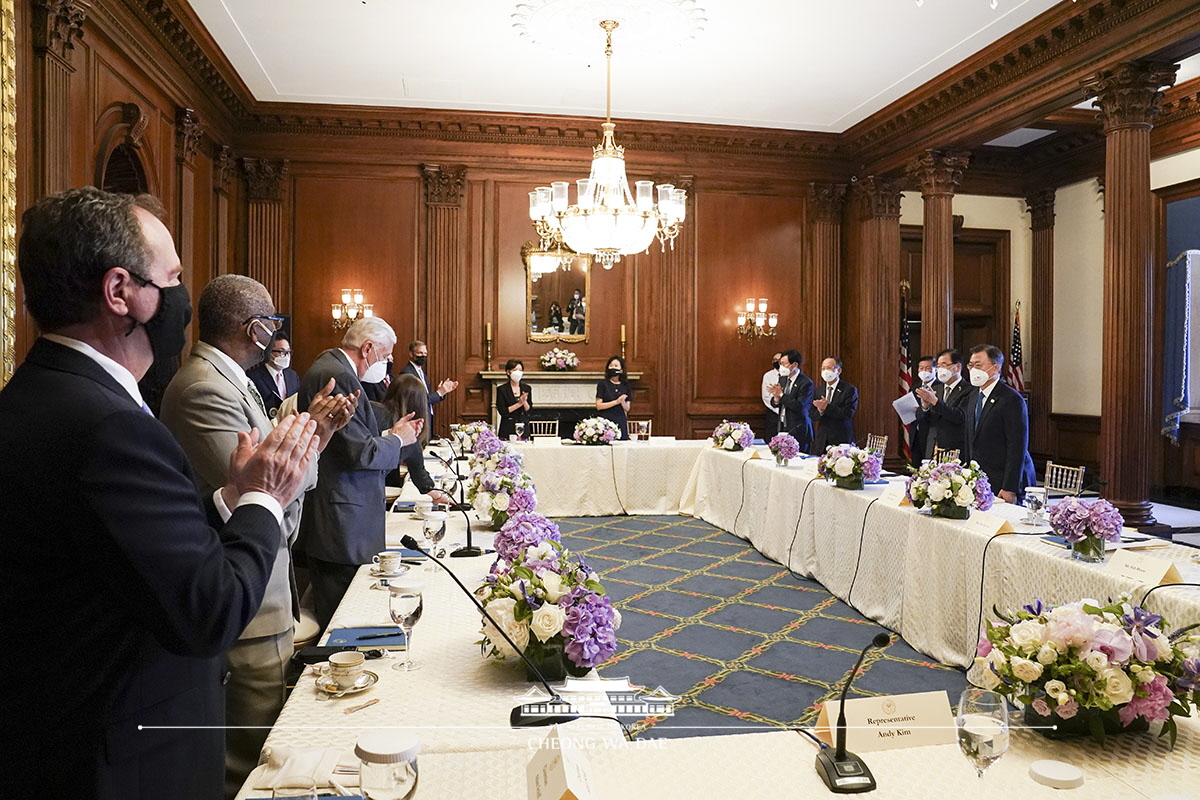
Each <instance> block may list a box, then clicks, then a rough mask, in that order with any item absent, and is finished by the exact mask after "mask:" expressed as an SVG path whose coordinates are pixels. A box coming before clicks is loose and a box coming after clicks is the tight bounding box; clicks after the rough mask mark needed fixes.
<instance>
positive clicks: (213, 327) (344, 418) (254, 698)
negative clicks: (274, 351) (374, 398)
mask: <svg viewBox="0 0 1200 800" xmlns="http://www.w3.org/2000/svg"><path fill="white" fill-rule="evenodd" d="M198 316H199V322H200V341H198V342H197V343H196V344H195V346H193V347H192V353H191V357H190V358H188V359H187V361H185V362H184V364H183V366H182V367H181V368H180V369H179V371H178V372H177V373H175V377H174V378H173V379H172V380H171V383H170V385H169V386H168V387H167V390H166V392H165V394H164V395H163V402H162V412H161V417H162V422H163V424H165V425H166V426H167V428H168V429H170V431H171V434H172V435H173V436H174V437H175V439H176V441H178V442H179V444H180V446H181V447H182V448H183V451H184V452H185V453H186V454H187V457H188V461H189V462H191V465H192V471H193V473H194V477H195V480H196V483H197V485H198V487H199V489H200V492H201V494H202V495H206V496H207V495H211V494H212V493H213V491H214V490H215V489H216V487H219V486H224V485H225V482H226V480H227V477H228V472H229V452H230V450H232V449H233V446H234V445H235V444H236V443H237V435H238V433H239V432H244V433H249V432H250V431H251V430H252V429H255V428H256V429H258V433H259V437H260V438H264V437H266V435H267V434H268V433H270V432H271V427H272V422H271V420H270V419H269V418H268V416H267V414H266V410H265V408H264V407H263V403H262V399H261V397H259V396H258V394H257V390H256V389H255V388H254V385H253V383H252V382H251V381H250V379H249V378H247V377H246V373H245V368H246V367H247V366H253V365H254V364H256V363H258V361H259V360H260V359H261V358H262V349H261V348H262V347H263V345H265V344H267V343H269V342H270V341H271V337H272V334H274V332H275V330H276V329H277V328H278V326H279V322H280V319H279V317H276V316H275V306H274V304H273V303H272V302H271V295H270V294H269V293H268V292H267V290H266V288H265V287H263V285H262V284H260V283H258V282H257V281H255V280H252V279H250V278H246V277H243V276H240V275H222V276H221V277H219V278H217V279H216V280H214V281H213V282H212V283H210V284H209V285H208V286H207V287H205V289H204V291H203V292H202V293H201V295H200V300H199V303H198ZM331 389H332V386H328V387H326V388H325V390H324V391H323V392H322V393H321V396H320V397H319V398H315V399H314V402H313V403H312V409H313V412H314V413H319V414H320V419H318V420H316V422H317V423H318V428H317V435H318V436H320V439H321V444H320V446H321V448H322V449H324V447H325V446H326V445H327V443H328V441H329V440H330V439H331V438H332V435H333V433H334V431H336V430H338V429H339V428H340V427H342V426H344V425H345V424H346V422H348V421H349V419H350V416H351V414H353V412H354V401H353V400H352V399H351V398H348V397H345V396H338V397H333V396H330V390H331ZM317 461H318V459H314V460H313V462H312V464H311V465H310V468H309V472H308V475H307V477H306V479H305V482H304V484H303V485H302V486H301V488H300V491H299V492H298V493H297V494H296V496H295V497H293V498H292V499H291V502H289V503H288V504H287V505H286V506H285V507H284V509H283V524H282V526H281V540H280V543H279V551H278V553H277V555H276V557H275V564H274V566H273V568H272V570H271V576H270V579H269V580H268V583H267V590H266V594H265V595H264V597H263V603H262V606H261V607H260V608H259V611H258V614H257V615H255V617H254V618H253V619H252V620H251V621H250V624H249V625H247V626H246V629H245V631H244V632H243V633H242V636H241V638H240V639H239V640H238V642H237V644H236V645H234V647H233V648H232V649H231V650H230V651H229V653H228V654H227V655H226V668H227V670H228V671H229V673H230V679H229V683H228V684H227V685H226V688H225V706H226V708H225V721H226V724H227V725H228V726H230V727H229V730H228V733H227V735H226V741H225V750H226V754H225V792H226V795H227V796H228V797H233V796H234V795H235V794H237V791H238V789H239V788H241V785H242V783H243V782H244V781H245V779H246V776H247V775H248V774H249V773H250V770H252V769H253V768H254V766H255V764H257V763H258V756H259V752H260V751H261V750H262V745H263V742H264V741H265V740H266V738H267V732H268V729H269V728H270V726H271V725H272V724H274V722H275V719H276V717H278V716H279V711H280V709H282V708H283V701H284V695H285V690H284V670H285V667H286V665H287V662H288V659H290V658H291V656H292V632H293V628H294V624H295V623H294V612H295V608H296V601H297V599H298V598H296V597H295V593H294V591H293V580H292V571H291V557H290V553H289V548H290V546H291V544H292V543H293V542H294V541H295V538H296V533H297V530H298V529H299V527H300V517H301V510H302V505H303V498H304V492H306V491H307V490H309V489H311V488H312V487H313V486H315V485H316V482H317Z"/></svg>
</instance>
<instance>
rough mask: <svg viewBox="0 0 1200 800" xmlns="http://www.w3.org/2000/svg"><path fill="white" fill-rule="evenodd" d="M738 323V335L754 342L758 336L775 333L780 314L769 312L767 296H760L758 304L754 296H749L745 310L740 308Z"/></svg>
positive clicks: (763, 336) (762, 336)
mask: <svg viewBox="0 0 1200 800" xmlns="http://www.w3.org/2000/svg"><path fill="white" fill-rule="evenodd" d="M737 325H738V326H737V333H738V336H740V337H741V338H743V339H745V340H746V341H747V342H753V341H754V340H755V339H758V338H765V337H768V336H774V335H775V328H776V326H778V325H779V315H778V314H776V313H774V312H772V313H770V314H768V313H767V298H765V297H760V298H758V303H757V304H756V303H755V302H754V298H753V297H747V298H746V308H745V310H743V309H740V308H739V309H738V312H737Z"/></svg>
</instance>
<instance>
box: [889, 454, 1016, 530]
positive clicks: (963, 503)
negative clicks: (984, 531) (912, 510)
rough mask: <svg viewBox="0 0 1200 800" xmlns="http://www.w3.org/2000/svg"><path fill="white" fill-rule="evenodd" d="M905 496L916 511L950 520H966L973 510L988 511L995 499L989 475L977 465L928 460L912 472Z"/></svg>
mask: <svg viewBox="0 0 1200 800" xmlns="http://www.w3.org/2000/svg"><path fill="white" fill-rule="evenodd" d="M904 494H905V495H906V496H907V497H908V499H909V501H910V502H911V503H912V504H913V505H914V506H916V507H917V508H921V509H925V508H928V509H929V513H930V514H932V515H933V516H935V517H948V518H950V519H966V518H967V517H969V516H970V515H971V509H972V508H978V509H979V510H980V511H987V510H988V509H989V508H991V507H992V501H994V500H995V499H996V498H995V496H994V495H993V494H992V485H991V484H990V483H989V482H988V477H987V474H986V473H984V471H983V470H982V469H981V468H980V466H979V464H977V463H975V462H974V461H972V462H971V463H970V464H967V465H966V466H964V465H962V464H960V463H959V462H957V461H948V462H944V463H939V462H936V461H931V460H928V459H927V460H925V461H923V462H921V466H920V467H918V468H917V469H915V470H913V475H912V477H910V478H909V479H908V485H907V486H906V487H905V489H904Z"/></svg>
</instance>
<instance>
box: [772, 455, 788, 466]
mask: <svg viewBox="0 0 1200 800" xmlns="http://www.w3.org/2000/svg"><path fill="white" fill-rule="evenodd" d="M787 463H788V460H787V459H786V458H784V457H783V456H775V466H777V467H786V466H787Z"/></svg>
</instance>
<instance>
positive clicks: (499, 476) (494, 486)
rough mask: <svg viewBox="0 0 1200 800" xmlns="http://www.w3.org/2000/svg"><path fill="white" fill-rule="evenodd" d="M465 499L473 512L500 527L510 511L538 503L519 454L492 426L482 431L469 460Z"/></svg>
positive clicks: (530, 508) (521, 509) (531, 507)
mask: <svg viewBox="0 0 1200 800" xmlns="http://www.w3.org/2000/svg"><path fill="white" fill-rule="evenodd" d="M468 463H469V465H470V473H469V479H468V483H467V500H468V501H469V502H470V503H471V504H472V505H473V506H474V507H475V512H476V513H477V514H478V515H479V516H481V517H485V518H488V519H491V521H492V525H493V526H495V527H501V526H503V525H504V523H505V522H506V521H507V520H508V516H509V514H510V513H516V512H517V511H532V510H533V508H534V506H536V504H537V498H536V496H535V495H534V494H533V481H532V480H530V478H529V476H528V475H526V474H525V465H524V462H523V460H522V458H521V454H520V453H518V452H516V451H515V450H514V449H513V448H511V447H509V446H508V444H506V443H505V442H503V441H501V440H500V437H499V436H497V435H496V434H495V433H493V432H492V431H491V430H486V431H483V432H481V433H480V434H479V435H478V436H477V437H476V440H475V450H474V453H473V455H472V456H471V458H470V460H469V462H468Z"/></svg>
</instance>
